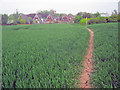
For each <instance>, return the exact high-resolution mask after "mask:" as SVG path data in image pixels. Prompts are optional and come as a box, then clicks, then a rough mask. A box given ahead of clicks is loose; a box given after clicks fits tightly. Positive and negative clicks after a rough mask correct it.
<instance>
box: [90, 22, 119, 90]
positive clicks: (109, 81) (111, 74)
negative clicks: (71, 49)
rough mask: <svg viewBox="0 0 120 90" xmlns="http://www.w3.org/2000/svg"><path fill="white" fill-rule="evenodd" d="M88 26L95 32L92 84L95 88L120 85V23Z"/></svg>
mask: <svg viewBox="0 0 120 90" xmlns="http://www.w3.org/2000/svg"><path fill="white" fill-rule="evenodd" d="M88 27H89V28H90V29H92V31H93V32H94V51H93V55H94V58H93V60H94V72H93V73H92V75H91V83H92V85H93V86H94V87H95V88H116V87H120V72H118V66H120V62H118V23H109V24H95V25H89V26H88ZM118 64H119V65H118Z"/></svg>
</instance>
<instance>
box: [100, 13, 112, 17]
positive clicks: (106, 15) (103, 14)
mask: <svg viewBox="0 0 120 90" xmlns="http://www.w3.org/2000/svg"><path fill="white" fill-rule="evenodd" d="M100 15H101V17H109V16H110V15H109V14H108V13H100Z"/></svg>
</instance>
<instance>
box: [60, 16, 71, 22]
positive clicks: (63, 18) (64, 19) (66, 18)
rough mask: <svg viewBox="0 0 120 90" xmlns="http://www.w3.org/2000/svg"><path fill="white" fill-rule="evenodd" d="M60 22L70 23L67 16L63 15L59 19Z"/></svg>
mask: <svg viewBox="0 0 120 90" xmlns="http://www.w3.org/2000/svg"><path fill="white" fill-rule="evenodd" d="M61 21H62V22H70V20H69V17H68V16H67V15H64V16H63V17H62V19H61Z"/></svg>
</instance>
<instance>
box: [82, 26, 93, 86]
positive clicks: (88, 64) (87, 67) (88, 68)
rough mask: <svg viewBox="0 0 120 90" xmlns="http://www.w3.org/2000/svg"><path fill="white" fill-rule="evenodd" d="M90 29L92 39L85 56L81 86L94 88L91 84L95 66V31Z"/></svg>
mask: <svg viewBox="0 0 120 90" xmlns="http://www.w3.org/2000/svg"><path fill="white" fill-rule="evenodd" d="M87 29H88V31H89V32H90V40H89V48H88V51H87V55H86V56H85V58H86V60H85V61H84V62H83V66H84V68H83V72H82V74H81V75H80V76H81V78H80V82H81V84H80V88H92V87H91V86H90V74H91V72H92V71H93V66H92V57H93V54H92V53H93V35H94V33H93V31H92V30H90V29H89V28H87Z"/></svg>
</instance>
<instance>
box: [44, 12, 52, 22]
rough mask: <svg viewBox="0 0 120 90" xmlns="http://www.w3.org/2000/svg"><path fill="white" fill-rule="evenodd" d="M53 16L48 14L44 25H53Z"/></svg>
mask: <svg viewBox="0 0 120 90" xmlns="http://www.w3.org/2000/svg"><path fill="white" fill-rule="evenodd" d="M53 20H54V16H53V15H52V14H49V15H48V16H47V18H46V20H45V21H46V23H53Z"/></svg>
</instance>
